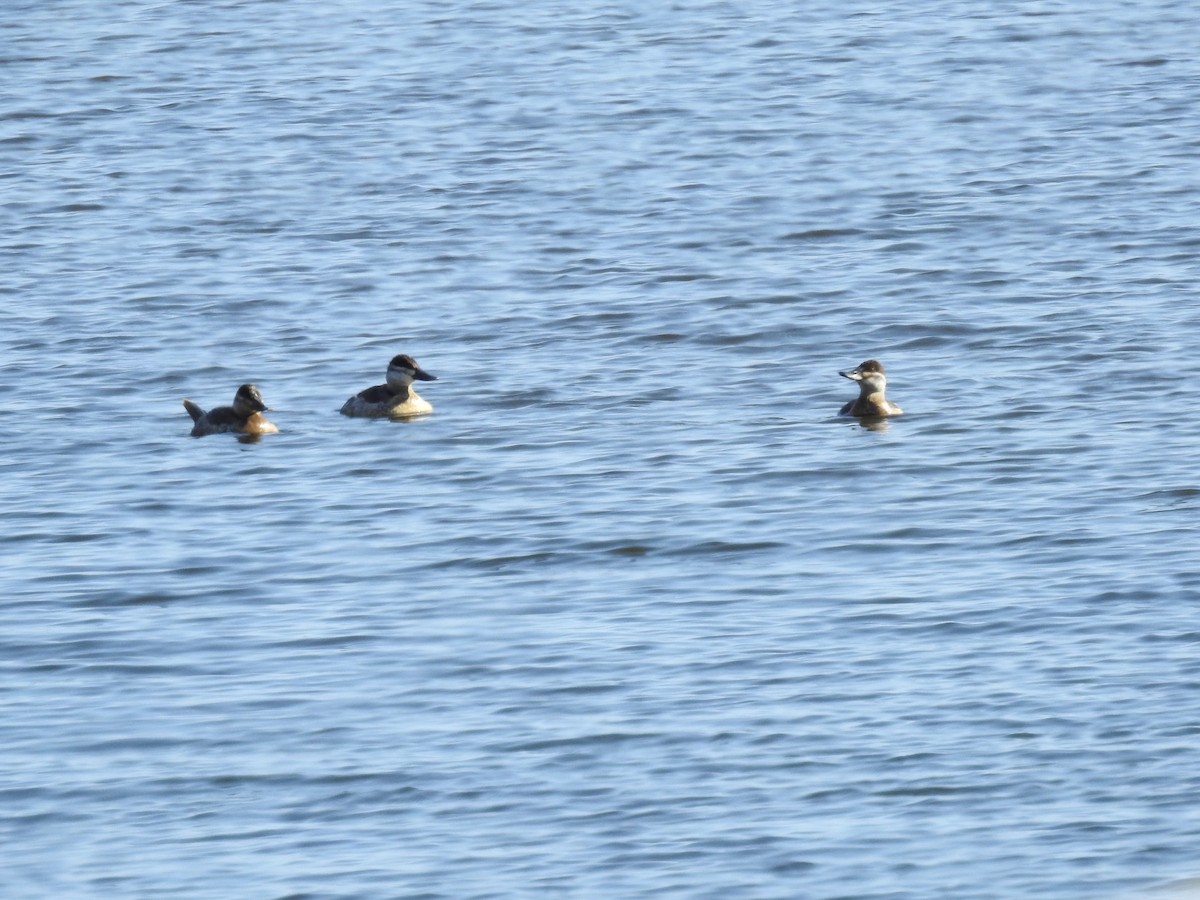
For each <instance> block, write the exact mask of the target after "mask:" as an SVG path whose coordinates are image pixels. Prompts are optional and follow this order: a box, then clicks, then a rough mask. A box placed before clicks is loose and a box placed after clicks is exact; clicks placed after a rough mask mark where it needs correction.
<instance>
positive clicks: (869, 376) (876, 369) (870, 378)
mask: <svg viewBox="0 0 1200 900" xmlns="http://www.w3.org/2000/svg"><path fill="white" fill-rule="evenodd" d="M838 374H839V375H841V376H842V377H843V378H849V379H850V380H851V381H857V382H858V399H856V400H851V401H850V402H849V403H847V404H846V405H845V406H843V407H842V409H841V411H840V412H839V413H838V415H840V416H898V415H900V414H901V413H903V412H904V410H902V409H901V408H900V407H899V406H897V405H896V404H895V403H893V402H892V401H891V400H888V399H887V398H886V397H885V396H884V395H883V393H884V391H885V390H887V376H885V375H884V374H883V363H881V362H880V361H879V360H877V359H868V360H867V361H866V362H862V363H859V364H858V367H857V368H854V369H850V370H848V371H846V372H838Z"/></svg>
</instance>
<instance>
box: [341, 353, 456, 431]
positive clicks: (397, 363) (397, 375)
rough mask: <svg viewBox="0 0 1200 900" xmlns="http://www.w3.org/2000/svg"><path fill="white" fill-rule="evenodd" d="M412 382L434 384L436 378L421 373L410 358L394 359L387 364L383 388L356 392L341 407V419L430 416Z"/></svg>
mask: <svg viewBox="0 0 1200 900" xmlns="http://www.w3.org/2000/svg"><path fill="white" fill-rule="evenodd" d="M413 381H437V376H436V375H430V374H429V373H428V372H426V371H425V370H424V369H422V368H421V367H420V366H419V365H417V361H416V360H415V359H413V358H412V357H411V356H407V355H405V354H403V353H401V354H400V355H399V356H394V357H392V361H391V362H390V363H388V368H387V384H377V385H375V386H374V387H369V388H367V389H366V390H365V391H359V392H358V393H357V394H355V395H354V396H353V397H351V398H350V399H349V400H347V401H346V402H345V403H343V404H342V415H344V416H365V417H367V418H372V419H380V418H384V417H388V418H392V419H406V418H408V417H410V416H423V415H425V414H426V413H431V412H433V405H432V404H431V403H430V402H429V401H428V400H426V399H424V398H423V397H422V396H421V395H420V394H418V393H417V392H416V391H414V390H413V388H412V383H413Z"/></svg>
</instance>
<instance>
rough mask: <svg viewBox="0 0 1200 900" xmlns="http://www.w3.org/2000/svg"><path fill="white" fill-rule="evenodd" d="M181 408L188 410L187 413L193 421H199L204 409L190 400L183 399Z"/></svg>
mask: <svg viewBox="0 0 1200 900" xmlns="http://www.w3.org/2000/svg"><path fill="white" fill-rule="evenodd" d="M183 408H184V409H186V410H187V411H188V415H189V416H191V417H192V421H193V422H199V421H200V418H201V416H203V415H204V410H202V409H201V408H200V407H198V406H197V405H196V404H195V403H193V402H192V401H191V400H184V401H183Z"/></svg>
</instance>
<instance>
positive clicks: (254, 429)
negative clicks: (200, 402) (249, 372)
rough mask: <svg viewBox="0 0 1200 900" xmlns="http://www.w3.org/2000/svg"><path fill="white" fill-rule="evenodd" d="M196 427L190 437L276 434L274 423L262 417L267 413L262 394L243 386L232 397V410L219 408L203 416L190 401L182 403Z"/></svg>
mask: <svg viewBox="0 0 1200 900" xmlns="http://www.w3.org/2000/svg"><path fill="white" fill-rule="evenodd" d="M183 408H184V409H186V410H187V411H188V415H189V416H191V417H192V421H193V422H194V423H195V424H194V425H193V426H192V437H203V436H204V435H206V434H229V433H232V434H275V433H276V432H278V431H279V429H278V428H276V427H275V424H274V423H273V422H268V421H267V419H266V417H264V416H263V415H262V414H263V413H265V412H266V411H267V404H265V403H263V398H262V394H261V393H260V392H259V390H258V388H257V387H256V386H255V385H253V384H243V385H242V386H241V387H239V388H238V389H237V393H236V394H234V395H233V405H232V406H218V407H217V408H216V409H210V410H209V411H208V412H205V411H204V410H203V409H201V408H200V407H199V406H197V405H196V404H195V403H193V402H192V401H191V400H186V399H185V400H184V401H183Z"/></svg>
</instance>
